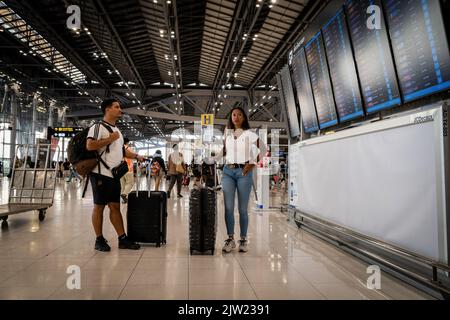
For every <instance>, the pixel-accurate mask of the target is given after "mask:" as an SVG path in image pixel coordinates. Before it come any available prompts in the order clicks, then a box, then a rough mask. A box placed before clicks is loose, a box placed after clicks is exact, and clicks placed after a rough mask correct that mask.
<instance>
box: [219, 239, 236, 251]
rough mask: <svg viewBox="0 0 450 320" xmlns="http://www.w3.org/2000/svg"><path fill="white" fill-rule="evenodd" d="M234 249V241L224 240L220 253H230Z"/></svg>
mask: <svg viewBox="0 0 450 320" xmlns="http://www.w3.org/2000/svg"><path fill="white" fill-rule="evenodd" d="M234 248H236V242H234V239H231V238H228V239H227V240H225V244H224V245H223V248H222V251H223V252H226V253H230V252H231V250H233V249H234Z"/></svg>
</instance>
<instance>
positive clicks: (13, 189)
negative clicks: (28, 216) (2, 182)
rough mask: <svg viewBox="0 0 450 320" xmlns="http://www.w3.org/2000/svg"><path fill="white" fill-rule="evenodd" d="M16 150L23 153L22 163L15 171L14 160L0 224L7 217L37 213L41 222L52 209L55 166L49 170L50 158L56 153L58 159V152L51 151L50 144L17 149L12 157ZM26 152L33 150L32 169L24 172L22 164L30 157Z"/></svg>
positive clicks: (4, 221)
mask: <svg viewBox="0 0 450 320" xmlns="http://www.w3.org/2000/svg"><path fill="white" fill-rule="evenodd" d="M19 149H23V150H24V154H23V158H24V159H25V161H24V162H23V164H22V165H21V166H20V167H19V168H16V165H17V157H14V163H13V166H12V174H11V181H10V187H9V196H8V203H7V204H2V205H0V219H2V220H3V223H7V222H6V221H7V220H8V216H9V215H12V214H17V213H21V212H28V211H33V210H37V211H39V221H43V220H44V219H45V216H46V211H47V209H48V208H49V207H51V206H52V205H53V198H54V195H55V187H56V177H57V170H58V165H55V168H52V167H51V165H52V156H53V155H54V153H57V155H58V157H57V158H58V159H59V151H60V150H59V147H58V146H56V148H55V150H52V145H51V144H50V143H45V144H41V143H38V144H37V145H31V144H21V145H17V146H16V153H15V154H16V155H17V154H18V151H19ZM30 149H31V150H32V149H35V150H34V151H35V152H34V166H33V167H31V168H27V162H26V160H27V159H28V156H30ZM53 151H54V153H53ZM44 157H45V159H44ZM42 160H44V161H42ZM42 162H43V163H42ZM28 164H29V163H28Z"/></svg>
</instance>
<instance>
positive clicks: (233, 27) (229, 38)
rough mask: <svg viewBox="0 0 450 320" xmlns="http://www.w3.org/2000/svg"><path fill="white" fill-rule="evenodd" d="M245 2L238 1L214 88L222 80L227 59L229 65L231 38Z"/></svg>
mask: <svg viewBox="0 0 450 320" xmlns="http://www.w3.org/2000/svg"><path fill="white" fill-rule="evenodd" d="M244 2H245V1H238V7H237V8H236V10H235V11H234V16H233V23H232V25H231V28H230V31H229V32H228V36H227V40H226V44H225V48H224V49H223V51H222V56H221V58H220V64H219V68H218V69H217V73H216V77H215V79H214V83H213V88H215V87H216V85H217V81H218V80H219V79H220V78H221V73H222V67H223V63H224V62H225V59H227V63H228V58H226V57H229V55H227V53H228V49H229V47H230V43H231V38H232V36H233V35H234V29H236V23H237V21H238V19H237V18H238V17H239V15H240V13H241V10H242V6H243V3H244Z"/></svg>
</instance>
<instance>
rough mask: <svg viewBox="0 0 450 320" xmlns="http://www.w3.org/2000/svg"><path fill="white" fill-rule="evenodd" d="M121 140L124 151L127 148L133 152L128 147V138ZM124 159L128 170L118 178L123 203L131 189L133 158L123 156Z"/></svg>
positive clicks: (126, 200) (125, 201) (132, 182)
mask: <svg viewBox="0 0 450 320" xmlns="http://www.w3.org/2000/svg"><path fill="white" fill-rule="evenodd" d="M123 141H124V147H125V151H126V150H129V151H131V152H134V150H133V149H132V148H131V147H130V139H128V138H124V139H123ZM125 161H126V162H127V164H128V172H127V173H126V174H125V175H124V176H123V177H122V178H121V179H120V186H121V190H120V197H121V198H122V201H123V203H127V202H128V194H129V193H130V192H131V189H133V184H134V174H133V159H130V158H126V157H125Z"/></svg>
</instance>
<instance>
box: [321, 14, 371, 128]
mask: <svg viewBox="0 0 450 320" xmlns="http://www.w3.org/2000/svg"><path fill="white" fill-rule="evenodd" d="M322 33H323V39H324V42H325V48H326V53H327V58H328V64H329V66H330V75H331V80H332V85H333V90H334V98H335V101H336V108H337V112H338V115H339V119H340V121H341V122H342V121H347V120H351V119H355V118H358V117H361V116H364V110H363V105H362V100H361V93H360V88H359V83H358V77H357V74H356V67H355V62H354V59H353V53H352V47H351V44H350V37H349V34H348V28H347V24H346V22H345V14H344V10H343V9H341V10H340V11H339V12H338V13H337V15H336V16H335V17H333V18H332V19H331V20H330V21H329V22H328V23H327V24H326V25H325V26H323V28H322Z"/></svg>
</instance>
